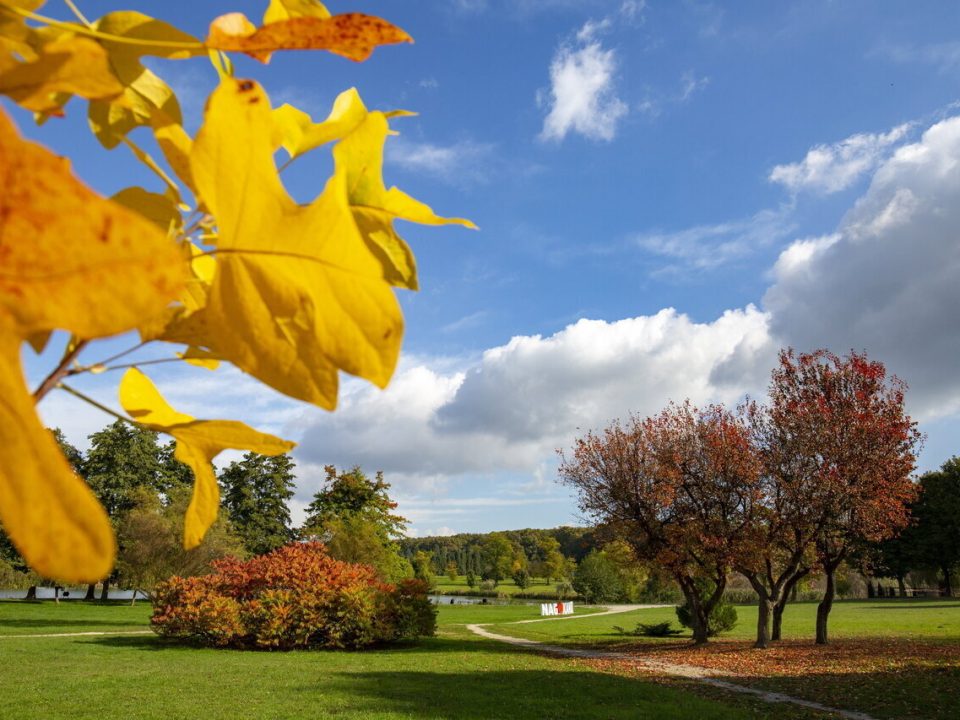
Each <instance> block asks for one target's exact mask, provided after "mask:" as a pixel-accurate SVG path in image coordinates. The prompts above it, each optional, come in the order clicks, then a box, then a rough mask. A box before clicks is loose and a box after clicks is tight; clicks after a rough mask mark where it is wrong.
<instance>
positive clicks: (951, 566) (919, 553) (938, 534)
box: [908, 457, 960, 596]
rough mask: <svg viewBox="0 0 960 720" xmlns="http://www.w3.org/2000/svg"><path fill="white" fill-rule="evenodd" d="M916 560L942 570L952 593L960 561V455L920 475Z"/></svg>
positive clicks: (915, 512)
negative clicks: (954, 577) (936, 468)
mask: <svg viewBox="0 0 960 720" xmlns="http://www.w3.org/2000/svg"><path fill="white" fill-rule="evenodd" d="M908 533H909V538H910V539H912V540H913V543H912V545H913V548H914V551H915V558H916V563H917V565H918V566H920V567H924V568H930V569H936V570H939V571H940V573H941V580H942V583H943V592H944V594H946V595H948V596H952V595H953V576H954V574H955V572H956V568H957V566H958V564H960V457H953V458H950V459H949V460H947V461H946V462H945V463H944V464H943V465H942V466H941V468H940V469H939V470H935V471H933V472H928V473H925V474H924V475H923V476H922V477H921V478H920V498H919V499H918V500H917V502H916V503H915V504H914V506H913V526H912V527H911V528H909V530H908Z"/></svg>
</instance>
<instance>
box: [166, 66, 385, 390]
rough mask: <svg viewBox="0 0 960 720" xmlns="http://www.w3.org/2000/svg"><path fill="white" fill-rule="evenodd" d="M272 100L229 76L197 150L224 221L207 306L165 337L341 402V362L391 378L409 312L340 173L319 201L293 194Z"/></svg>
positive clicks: (208, 193)
mask: <svg viewBox="0 0 960 720" xmlns="http://www.w3.org/2000/svg"><path fill="white" fill-rule="evenodd" d="M272 127H273V123H272V118H271V115H270V106H269V100H268V99H267V96H266V94H265V93H264V92H263V90H262V88H260V86H259V85H257V84H256V83H254V82H252V81H250V80H234V79H229V80H226V81H224V82H223V83H222V84H221V86H220V87H219V88H218V89H217V90H216V91H214V93H213V94H212V95H211V97H210V99H209V101H208V103H207V113H206V118H205V122H204V126H203V128H202V129H201V131H200V133H199V134H198V136H197V139H196V141H195V143H194V146H193V163H192V168H193V177H194V180H195V182H196V184H197V189H198V190H199V192H200V195H201V196H202V198H203V200H204V202H205V203H206V205H207V207H208V208H209V210H210V212H211V213H212V214H213V216H214V217H215V218H216V220H217V223H218V230H219V239H218V240H217V242H216V250H215V252H216V257H217V272H216V275H215V276H214V279H213V283H212V285H211V286H210V290H209V296H208V299H207V303H206V306H205V307H204V308H203V309H202V310H200V311H198V312H195V313H193V314H191V315H188V316H186V317H185V318H183V319H182V320H181V321H179V322H177V323H174V325H173V326H172V327H170V328H168V330H167V331H166V333H165V334H164V335H163V338H164V339H167V340H171V341H173V342H183V343H185V344H187V345H194V346H198V347H204V348H207V349H208V350H210V351H212V352H213V353H215V354H216V355H217V356H219V357H222V358H224V359H226V360H229V361H230V362H232V363H234V364H235V365H237V366H238V367H239V368H240V369H242V370H244V371H245V372H248V373H250V374H251V375H253V376H255V377H257V378H258V379H260V380H262V381H263V382H265V383H267V384H268V385H271V386H272V387H274V388H276V389H277V390H280V391H281V392H283V393H285V394H287V395H290V396H292V397H296V398H300V399H302V400H306V401H308V402H312V403H316V404H317V405H320V406H321V407H326V408H332V407H334V406H335V404H336V398H337V382H338V381H337V369H338V368H339V369H343V370H345V371H347V372H350V373H352V374H354V375H359V376H361V377H365V378H367V379H369V380H371V381H372V382H374V383H376V384H377V385H380V386H381V387H382V386H384V385H386V383H387V382H388V380H389V378H390V376H391V374H392V373H393V369H394V367H395V365H396V361H397V356H398V354H399V350H400V339H401V334H402V331H403V318H402V316H401V314H400V308H399V306H398V304H397V301H396V298H395V297H394V296H393V292H392V291H391V289H390V287H389V286H388V285H387V284H386V283H385V282H384V281H383V274H384V271H383V268H382V267H381V265H380V263H379V262H378V261H377V259H376V258H375V257H374V256H373V255H372V254H371V252H370V251H369V250H368V249H367V246H366V244H365V242H364V240H363V238H362V237H361V236H360V234H359V232H358V230H357V227H356V224H355V222H354V221H353V216H352V213H351V212H350V208H349V205H348V204H347V190H346V185H345V178H344V177H343V176H342V174H338V175H336V176H334V177H333V178H332V179H331V180H330V181H329V182H328V184H327V187H326V188H325V190H324V191H323V193H322V194H321V195H320V197H318V198H317V199H316V200H315V201H314V202H313V203H312V204H310V205H306V206H299V205H297V204H296V203H295V202H294V201H293V200H292V199H291V198H290V196H289V195H288V194H287V192H286V190H285V189H284V187H283V185H282V184H281V183H280V179H279V176H278V175H277V170H276V166H275V164H274V160H273V147H272V144H271V129H272Z"/></svg>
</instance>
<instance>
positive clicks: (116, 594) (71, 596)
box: [0, 587, 147, 600]
mask: <svg viewBox="0 0 960 720" xmlns="http://www.w3.org/2000/svg"><path fill="white" fill-rule="evenodd" d="M133 592H134V591H133V590H110V591H109V592H108V593H107V599H108V600H132V599H133ZM86 594H87V589H86V588H85V587H82V588H65V589H63V590H61V591H60V599H61V600H83V598H84V597H85V596H86ZM26 596H27V591H26V590H0V600H23V599H24V598H25V597H26ZM96 597H97V600H99V599H100V589H99V588H97V596H96ZM53 599H54V589H53V588H52V587H38V588H37V600H53ZM137 599H138V600H146V599H147V596H146V595H144V594H143V593H142V592H140V591H137Z"/></svg>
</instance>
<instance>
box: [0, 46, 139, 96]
mask: <svg viewBox="0 0 960 720" xmlns="http://www.w3.org/2000/svg"><path fill="white" fill-rule="evenodd" d="M122 92H123V86H122V85H121V84H120V82H119V80H117V78H116V77H115V76H114V74H113V72H112V70H111V69H110V65H109V63H108V62H107V53H106V52H105V51H104V50H103V48H102V47H100V46H99V45H98V44H97V43H95V42H94V41H92V40H88V39H87V38H81V37H73V36H70V35H64V36H62V37H60V38H58V39H56V40H54V41H53V42H50V43H47V44H46V45H43V46H42V48H41V49H40V55H39V57H37V59H36V60H34V61H33V62H23V63H16V64H14V65H8V66H7V67H6V68H4V70H3V72H2V73H0V93H2V94H4V95H6V96H8V97H9V98H10V99H11V100H13V101H14V102H16V103H18V104H19V105H21V106H22V107H25V108H27V109H28V110H33V111H34V112H48V111H59V110H60V107H61V106H62V105H63V100H62V98H61V97H59V94H60V93H70V94H72V95H80V96H81V97H85V98H90V99H103V98H113V97H117V96H119V95H120V94H121V93H122Z"/></svg>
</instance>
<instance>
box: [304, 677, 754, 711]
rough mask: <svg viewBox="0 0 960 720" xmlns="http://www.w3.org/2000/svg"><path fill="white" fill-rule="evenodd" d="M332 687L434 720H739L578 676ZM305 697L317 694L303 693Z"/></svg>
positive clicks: (645, 687) (684, 699) (668, 693)
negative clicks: (509, 719)
mask: <svg viewBox="0 0 960 720" xmlns="http://www.w3.org/2000/svg"><path fill="white" fill-rule="evenodd" d="M329 680H330V681H331V682H332V683H333V685H334V687H335V689H336V691H339V692H341V693H344V694H349V695H350V696H351V697H352V698H354V702H353V709H354V710H361V711H363V710H365V709H366V707H369V711H370V712H371V713H383V712H393V713H398V714H402V715H403V716H404V717H410V718H431V719H432V720H441V719H443V720H445V719H447V718H449V719H450V720H453V719H454V718H456V719H457V720H490V719H491V718H511V719H515V718H517V717H534V718H564V719H566V720H576V719H577V718H584V719H586V718H591V719H593V720H596V718H610V719H615V720H619V719H620V718H624V719H626V718H631V719H633V718H645V717H650V718H657V719H658V720H673V719H674V718H676V719H679V718H704V719H714V718H741V717H744V715H742V714H740V713H738V712H737V711H735V710H733V709H731V708H729V707H724V706H722V705H718V704H715V703H712V702H709V701H706V700H703V699H701V698H698V697H696V696H694V695H690V694H686V693H682V692H679V691H677V690H673V689H670V688H664V687H661V686H658V685H654V684H651V683H647V682H642V681H639V680H635V679H632V678H625V677H619V676H616V675H606V674H601V673H595V672H588V671H583V670H576V669H573V668H567V669H557V670H494V671H487V672H484V671H474V672H468V673H464V672H451V673H444V672H412V671H403V672H401V671H397V672H363V673H339V674H337V675H335V676H333V677H332V678H329ZM299 690H300V692H302V693H303V694H304V695H305V696H309V695H311V694H313V693H315V692H316V688H314V687H313V686H304V687H301V688H299Z"/></svg>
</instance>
